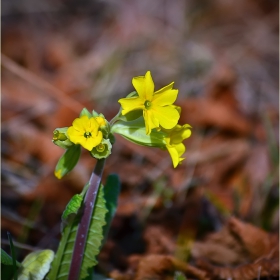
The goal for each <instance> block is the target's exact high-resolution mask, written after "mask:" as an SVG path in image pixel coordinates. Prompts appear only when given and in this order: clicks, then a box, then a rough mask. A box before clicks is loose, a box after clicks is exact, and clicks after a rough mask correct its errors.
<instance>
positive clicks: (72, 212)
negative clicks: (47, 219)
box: [61, 194, 83, 231]
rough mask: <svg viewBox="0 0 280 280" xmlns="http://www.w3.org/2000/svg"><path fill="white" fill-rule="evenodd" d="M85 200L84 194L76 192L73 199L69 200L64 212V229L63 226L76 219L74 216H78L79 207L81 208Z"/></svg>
mask: <svg viewBox="0 0 280 280" xmlns="http://www.w3.org/2000/svg"><path fill="white" fill-rule="evenodd" d="M82 202H83V195H82V194H75V195H74V196H73V197H72V198H71V200H70V201H69V202H68V204H67V205H66V208H65V210H64V211H63V214H62V217H61V219H62V231H63V228H64V227H65V226H66V225H68V224H70V222H72V221H73V220H74V218H75V217H76V215H77V213H78V211H79V209H80V208H81V205H82Z"/></svg>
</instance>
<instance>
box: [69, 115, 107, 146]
mask: <svg viewBox="0 0 280 280" xmlns="http://www.w3.org/2000/svg"><path fill="white" fill-rule="evenodd" d="M72 124H73V125H72V126H70V127H69V128H68V130H67V134H68V137H69V139H70V141H71V142H73V143H74V144H80V145H82V146H83V147H84V148H85V149H87V150H89V151H91V150H92V149H93V148H94V147H96V146H97V145H98V144H100V143H101V141H102V138H103V135H102V132H101V131H99V130H98V129H99V124H98V122H97V121H96V119H95V118H94V117H92V118H89V117H88V116H82V117H80V118H77V119H75V120H74V121H73V123H72Z"/></svg>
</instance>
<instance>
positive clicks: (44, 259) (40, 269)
mask: <svg viewBox="0 0 280 280" xmlns="http://www.w3.org/2000/svg"><path fill="white" fill-rule="evenodd" d="M53 258H54V252H53V251H52V250H42V251H36V252H32V253H30V254H29V255H27V256H26V257H25V259H24V260H23V262H22V267H21V269H20V271H19V277H18V280H30V279H32V280H42V279H44V277H45V275H46V273H47V272H48V271H49V269H50V264H51V262H52V261H53Z"/></svg>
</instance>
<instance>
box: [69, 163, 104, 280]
mask: <svg viewBox="0 0 280 280" xmlns="http://www.w3.org/2000/svg"><path fill="white" fill-rule="evenodd" d="M104 164H105V159H100V160H98V161H97V163H96V166H95V169H94V171H93V172H92V174H91V177H90V180H89V188H88V191H87V193H86V197H85V201H84V206H83V207H84V208H83V214H82V217H81V220H80V223H79V226H78V230H77V235H76V241H75V245H74V251H73V256H72V260H71V265H70V271H69V276H68V280H76V279H79V275H80V270H81V265H82V261H83V256H84V251H85V245H86V241H87V234H88V231H89V226H90V222H91V216H92V212H93V209H94V206H95V200H96V196H97V194H98V189H99V185H100V181H101V177H102V173H103V168H104Z"/></svg>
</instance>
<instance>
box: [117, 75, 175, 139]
mask: <svg viewBox="0 0 280 280" xmlns="http://www.w3.org/2000/svg"><path fill="white" fill-rule="evenodd" d="M132 84H133V86H134V88H135V89H136V91H137V93H138V96H133V97H129V98H122V99H120V100H119V103H120V104H121V106H122V109H123V110H122V114H123V115H125V114H127V113H129V112H131V111H134V110H143V117H144V120H145V126H146V134H150V133H151V130H152V129H153V128H159V126H162V127H163V128H165V129H171V128H173V127H174V126H175V125H176V124H177V123H178V120H179V117H180V114H179V112H178V110H177V109H176V106H174V105H172V104H173V103H174V102H175V100H176V98H177V95H178V90H177V89H173V84H174V82H172V83H171V84H169V85H167V86H165V87H163V88H162V89H160V90H158V91H156V92H154V82H153V79H152V76H151V72H150V71H148V72H147V73H146V75H145V76H139V77H135V78H133V79H132Z"/></svg>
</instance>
